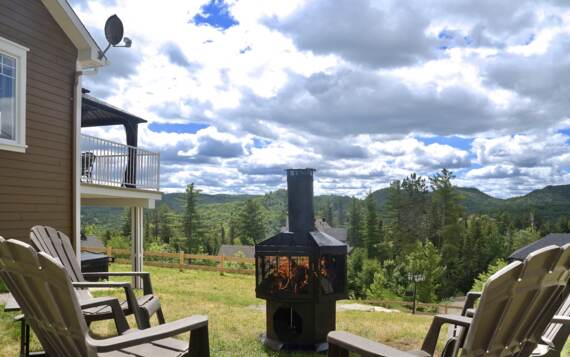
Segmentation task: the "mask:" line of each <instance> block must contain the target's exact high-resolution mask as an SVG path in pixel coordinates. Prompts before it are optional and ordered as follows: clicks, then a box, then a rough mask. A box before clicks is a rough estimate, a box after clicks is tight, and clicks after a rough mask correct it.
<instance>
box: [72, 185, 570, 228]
mask: <svg viewBox="0 0 570 357" xmlns="http://www.w3.org/2000/svg"><path fill="white" fill-rule="evenodd" d="M456 189H457V191H458V192H459V193H460V194H461V196H462V201H461V204H462V205H463V206H464V209H465V212H466V213H467V214H471V213H486V214H495V213H498V212H501V211H506V212H509V213H511V214H513V215H516V214H520V213H524V212H528V211H531V210H532V211H534V212H535V213H536V214H538V215H540V216H541V217H542V218H544V219H555V218H557V217H560V216H570V185H558V186H546V187H544V188H541V189H537V190H534V191H531V192H529V193H528V194H526V195H523V196H517V197H511V198H507V199H501V198H496V197H492V196H490V195H487V194H486V193H484V192H481V191H480V190H478V189H477V188H472V187H456ZM372 195H373V197H374V198H375V200H376V203H377V207H378V209H379V210H380V211H382V210H384V208H385V206H386V202H387V199H388V188H383V189H379V190H377V191H374V192H373V193H372ZM248 199H255V200H259V201H260V203H262V204H263V205H264V206H265V207H266V208H267V210H268V211H275V212H278V211H280V210H281V211H283V210H285V209H286V206H287V192H286V191H285V190H283V189H281V190H277V191H274V192H271V193H269V194H265V195H243V194H242V195H231V194H216V195H212V194H207V193H200V194H199V196H198V207H202V209H205V210H207V211H208V212H209V214H208V215H209V216H212V215H215V214H216V212H219V213H220V214H222V215H224V216H225V213H227V212H226V211H227V210H229V209H232V210H233V209H235V207H236V205H238V204H239V203H240V202H245V201H246V200H248ZM350 200H351V198H350V197H349V196H337V195H321V196H316V197H315V213H316V214H317V215H320V214H323V212H325V210H326V207H328V206H329V205H332V207H333V209H334V211H335V212H336V213H335V214H336V215H337V216H339V217H338V218H339V219H340V221H345V218H346V214H347V212H348V207H349V204H350ZM184 204H185V197H184V193H167V194H165V195H164V196H163V199H162V201H160V202H157V205H159V206H160V205H164V206H166V207H168V208H169V209H170V210H172V211H173V212H175V213H178V214H181V213H182V212H183V211H184ZM121 210H122V209H121V208H99V207H86V208H83V209H82V211H81V212H82V220H83V223H84V224H95V225H104V226H106V227H108V228H111V229H119V227H120V226H121V217H122V215H121Z"/></svg>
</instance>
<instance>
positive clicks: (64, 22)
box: [41, 0, 107, 69]
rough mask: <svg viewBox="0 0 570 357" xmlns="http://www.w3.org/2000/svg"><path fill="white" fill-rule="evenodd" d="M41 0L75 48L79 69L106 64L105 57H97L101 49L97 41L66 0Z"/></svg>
mask: <svg viewBox="0 0 570 357" xmlns="http://www.w3.org/2000/svg"><path fill="white" fill-rule="evenodd" d="M41 1H42V3H43V4H44V6H45V7H46V8H47V10H48V11H49V13H50V14H51V16H52V17H53V18H54V19H55V21H56V22H57V23H58V24H59V26H60V27H61V28H62V30H63V31H64V32H65V34H66V35H67V37H69V39H70V40H71V42H72V43H73V44H74V45H75V47H76V48H77V62H78V65H79V69H87V68H97V67H103V66H105V65H107V59H106V58H105V57H103V58H99V54H100V53H101V49H100V48H99V46H98V45H97V42H95V40H94V39H93V37H92V36H91V34H90V33H89V31H87V29H86V28H85V25H83V23H82V22H81V20H80V19H79V17H78V16H77V14H76V13H75V11H73V9H72V8H71V6H70V5H69V3H68V2H67V1H66V0H41Z"/></svg>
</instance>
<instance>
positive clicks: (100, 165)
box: [81, 134, 160, 191]
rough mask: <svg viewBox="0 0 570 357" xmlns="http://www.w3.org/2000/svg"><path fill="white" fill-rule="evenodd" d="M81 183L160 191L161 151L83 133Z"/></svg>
mask: <svg viewBox="0 0 570 357" xmlns="http://www.w3.org/2000/svg"><path fill="white" fill-rule="evenodd" d="M81 183H85V184H94V185H101V186H108V187H115V188H130V189H137V190H147V191H158V190H159V188H160V154H159V153H157V152H151V151H148V150H144V149H141V148H138V147H134V146H129V145H124V144H119V143H116V142H113V141H109V140H105V139H101V138H98V137H94V136H90V135H85V134H81Z"/></svg>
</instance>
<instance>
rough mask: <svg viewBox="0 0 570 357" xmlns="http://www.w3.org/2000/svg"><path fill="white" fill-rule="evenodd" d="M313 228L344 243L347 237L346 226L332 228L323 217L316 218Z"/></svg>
mask: <svg viewBox="0 0 570 357" xmlns="http://www.w3.org/2000/svg"><path fill="white" fill-rule="evenodd" d="M315 228H316V229H317V230H318V231H319V232H324V233H326V234H328V235H329V236H332V237H333V238H336V239H337V240H339V241H341V242H343V243H346V239H347V237H348V230H347V229H346V228H334V227H331V226H330V224H329V223H328V222H327V221H325V220H324V219H317V220H316V221H315Z"/></svg>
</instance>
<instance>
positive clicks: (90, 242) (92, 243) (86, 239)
mask: <svg viewBox="0 0 570 357" xmlns="http://www.w3.org/2000/svg"><path fill="white" fill-rule="evenodd" d="M81 246H82V247H87V248H105V244H103V242H101V241H100V240H99V239H97V236H94V235H89V236H87V235H84V234H81Z"/></svg>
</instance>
